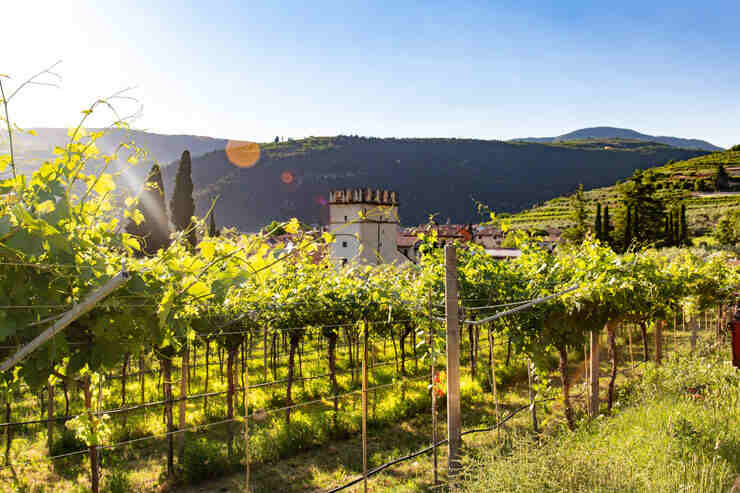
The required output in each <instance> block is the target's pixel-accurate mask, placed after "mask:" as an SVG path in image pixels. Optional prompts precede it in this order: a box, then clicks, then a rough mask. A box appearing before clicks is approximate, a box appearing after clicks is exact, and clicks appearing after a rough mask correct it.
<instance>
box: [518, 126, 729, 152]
mask: <svg viewBox="0 0 740 493" xmlns="http://www.w3.org/2000/svg"><path fill="white" fill-rule="evenodd" d="M594 139H630V140H639V141H642V142H657V143H659V144H666V145H670V146H673V147H680V148H684V149H701V150H705V151H722V150H724V149H723V148H721V147H719V146H716V145H714V144H712V143H711V142H707V141H706V140H701V139H687V138H682V137H671V136H665V135H647V134H643V133H640V132H637V131H636V130H632V129H629V128H618V127H606V126H602V127H586V128H581V129H578V130H574V131H572V132H568V133H565V134H562V135H559V136H557V137H524V138H518V139H512V141H515V142H531V143H539V144H549V143H558V142H566V141H576V140H594Z"/></svg>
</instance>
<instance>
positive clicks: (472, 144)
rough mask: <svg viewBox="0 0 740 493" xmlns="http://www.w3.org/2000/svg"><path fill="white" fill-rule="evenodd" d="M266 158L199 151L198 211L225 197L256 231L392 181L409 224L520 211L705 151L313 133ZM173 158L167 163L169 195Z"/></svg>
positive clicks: (309, 215) (617, 143)
mask: <svg viewBox="0 0 740 493" xmlns="http://www.w3.org/2000/svg"><path fill="white" fill-rule="evenodd" d="M261 149H262V150H261V157H260V160H259V161H258V162H257V164H255V165H254V166H252V167H250V168H237V167H235V166H233V165H232V164H231V163H230V162H229V160H228V159H227V157H226V153H225V152H224V151H215V152H211V153H207V154H204V155H202V156H200V157H197V158H194V159H193V181H194V184H195V193H196V197H197V213H198V214H203V213H204V212H205V211H206V210H207V209H208V207H209V205H210V200H211V199H212V198H213V197H215V196H217V195H218V196H220V200H219V202H218V205H217V207H216V218H217V222H218V223H219V225H224V226H235V227H237V228H239V229H240V230H244V231H253V230H256V229H258V228H260V227H261V226H263V225H264V224H266V223H268V222H269V221H271V220H273V219H285V218H288V217H292V216H296V217H298V218H300V219H301V220H303V221H305V222H309V223H319V222H324V221H325V220H326V218H327V206H326V199H327V196H328V191H329V190H330V189H333V188H344V187H365V186H369V187H377V188H381V187H382V188H389V189H393V190H396V191H398V192H399V193H400V200H401V207H400V215H401V221H402V223H403V224H418V223H422V222H426V221H427V219H428V217H429V214H431V213H438V216H437V220H438V221H446V220H447V218H450V219H451V220H452V221H453V222H457V223H462V222H468V221H476V220H478V219H480V216H479V215H478V213H477V211H476V207H475V203H474V200H477V201H480V202H483V203H485V204H487V205H488V206H490V207H491V208H492V209H494V210H496V211H510V212H515V211H519V210H522V209H525V208H527V207H531V206H532V205H533V204H535V203H537V202H542V201H545V200H549V199H551V198H553V197H557V196H558V195H563V194H567V193H569V192H571V191H573V190H574V188H575V187H576V186H577V185H578V184H579V183H583V186H584V187H585V188H586V189H589V188H595V187H602V186H605V185H610V184H612V183H614V182H615V181H617V180H620V179H624V178H626V177H628V176H630V175H632V172H633V171H634V170H635V169H638V168H640V169H644V168H648V167H652V166H658V165H661V164H664V163H666V162H668V161H669V160H682V159H688V158H691V157H695V156H700V155H703V154H706V152H704V151H699V150H686V149H679V148H674V147H670V146H667V145H663V144H657V143H646V142H640V141H630V140H608V141H598V142H597V141H594V140H590V141H587V142H575V143H559V144H537V143H521V142H501V141H487V140H470V139H392V138H390V139H379V138H363V137H346V136H338V137H313V138H307V139H302V140H296V141H288V142H281V143H277V144H274V143H273V144H264V145H262V146H261ZM175 169H176V167H175V166H167V167H166V168H165V184H166V187H167V192H168V196H169V194H170V193H171V187H172V183H173V181H174V173H175Z"/></svg>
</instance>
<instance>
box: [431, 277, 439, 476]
mask: <svg viewBox="0 0 740 493" xmlns="http://www.w3.org/2000/svg"><path fill="white" fill-rule="evenodd" d="M433 324H434V322H433V320H432V292H431V290H430V291H429V347H430V349H431V352H432V354H431V358H430V362H431V372H432V375H431V376H432V378H431V389H432V447H433V448H432V455H433V456H434V457H433V465H434V466H433V467H434V469H433V472H434V482H433V483H432V485H433V486H437V482H438V481H439V472H438V468H439V456H438V453H437V392H436V389H435V388H434V383H435V382H434V377H435V375H434V374H435V369H434V367H435V360H436V358H437V355H436V354H435V352H434V326H433Z"/></svg>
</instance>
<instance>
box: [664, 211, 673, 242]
mask: <svg viewBox="0 0 740 493" xmlns="http://www.w3.org/2000/svg"><path fill="white" fill-rule="evenodd" d="M672 235H673V233H672V232H671V214H670V213H668V214H666V215H665V246H671V244H672V240H673V238H672Z"/></svg>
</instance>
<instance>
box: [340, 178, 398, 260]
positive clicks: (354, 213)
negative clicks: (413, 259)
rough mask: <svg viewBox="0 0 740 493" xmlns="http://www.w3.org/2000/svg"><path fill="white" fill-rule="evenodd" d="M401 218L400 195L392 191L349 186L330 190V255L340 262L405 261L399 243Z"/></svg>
mask: <svg viewBox="0 0 740 493" xmlns="http://www.w3.org/2000/svg"><path fill="white" fill-rule="evenodd" d="M399 227H400V220H399V218H398V195H397V194H396V192H393V191H390V190H380V189H372V188H346V189H336V190H331V191H330V192H329V230H330V232H331V233H332V234H334V236H335V238H336V239H335V241H334V243H332V245H331V256H332V258H333V259H336V261H337V263H339V264H340V265H342V264H345V263H347V262H349V261H352V260H357V261H359V262H363V263H369V264H380V263H393V262H403V259H404V257H403V256H402V255H401V254H400V253H399V252H398V248H397V245H396V242H397V239H398V230H399Z"/></svg>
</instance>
